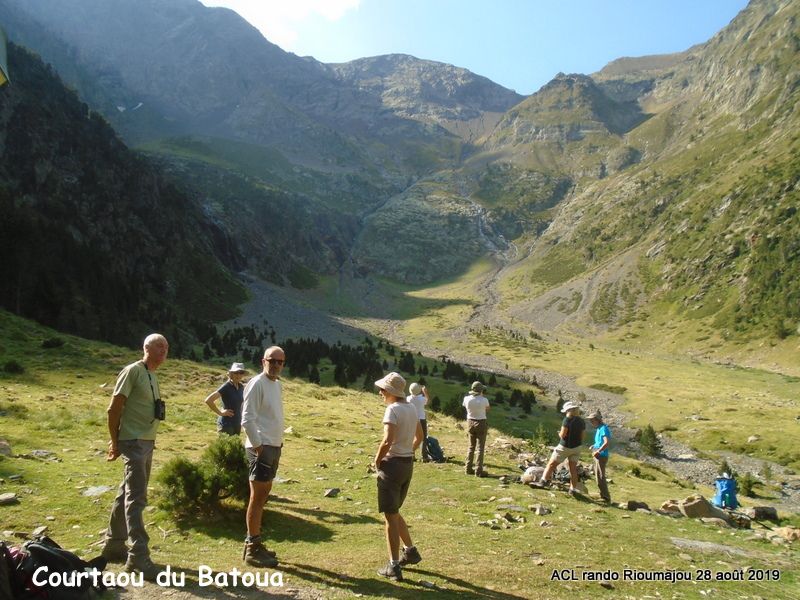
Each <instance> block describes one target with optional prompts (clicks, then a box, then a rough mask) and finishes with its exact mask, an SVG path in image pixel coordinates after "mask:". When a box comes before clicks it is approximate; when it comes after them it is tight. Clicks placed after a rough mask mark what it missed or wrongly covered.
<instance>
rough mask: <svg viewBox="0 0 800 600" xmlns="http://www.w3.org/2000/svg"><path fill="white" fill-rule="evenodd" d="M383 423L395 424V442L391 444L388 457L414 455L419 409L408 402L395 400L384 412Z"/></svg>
mask: <svg viewBox="0 0 800 600" xmlns="http://www.w3.org/2000/svg"><path fill="white" fill-rule="evenodd" d="M383 423H391V424H393V425H394V426H395V431H394V442H392V445H391V446H389V451H388V452H387V453H386V458H391V457H393V456H414V434H416V433H417V425H419V418H417V409H416V408H414V405H413V404H409V403H408V402H393V403H392V404H390V405H389V406H387V407H386V412H384V413H383Z"/></svg>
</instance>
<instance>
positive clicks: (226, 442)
mask: <svg viewBox="0 0 800 600" xmlns="http://www.w3.org/2000/svg"><path fill="white" fill-rule="evenodd" d="M200 464H201V465H202V470H203V475H204V476H205V479H206V486H207V488H208V495H209V496H210V498H211V499H212V500H221V499H222V498H229V497H233V498H238V499H240V500H246V499H247V498H248V496H249V494H250V485H249V483H248V481H249V474H250V470H249V467H248V464H247V456H246V455H245V450H244V446H243V445H242V440H241V439H239V436H234V435H221V436H220V437H219V439H217V440H214V442H213V443H212V444H211V445H210V446H209V447H208V448H206V451H205V452H204V453H203V456H202V458H201V459H200Z"/></svg>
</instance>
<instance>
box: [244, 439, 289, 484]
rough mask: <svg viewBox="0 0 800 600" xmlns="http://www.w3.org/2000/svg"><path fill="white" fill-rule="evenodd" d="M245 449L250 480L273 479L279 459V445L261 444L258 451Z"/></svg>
mask: <svg viewBox="0 0 800 600" xmlns="http://www.w3.org/2000/svg"><path fill="white" fill-rule="evenodd" d="M246 450H247V463H248V465H249V466H250V477H249V479H250V481H262V482H268V481H272V480H273V479H275V475H276V474H277V472H278V463H280V460H281V448H280V446H267V445H264V446H261V448H260V450H259V452H256V451H255V450H253V449H252V448H246Z"/></svg>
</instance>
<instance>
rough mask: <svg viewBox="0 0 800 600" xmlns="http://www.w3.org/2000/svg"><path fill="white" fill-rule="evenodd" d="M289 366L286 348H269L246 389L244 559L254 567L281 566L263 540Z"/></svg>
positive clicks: (243, 414) (279, 444) (276, 458)
mask: <svg viewBox="0 0 800 600" xmlns="http://www.w3.org/2000/svg"><path fill="white" fill-rule="evenodd" d="M285 363H286V354H285V353H284V351H283V349H282V348H280V347H278V346H271V347H269V348H267V349H266V350H265V351H264V358H262V359H261V364H262V365H263V368H264V370H263V371H262V372H261V373H259V374H258V375H256V376H255V377H253V378H252V379H251V380H250V381H249V382H248V384H247V386H246V387H245V388H244V402H243V404H242V427H243V428H244V431H245V434H246V439H245V449H246V452H247V461H248V463H249V465H250V477H249V479H250V500H249V502H248V503H247V516H246V522H247V538H246V539H245V542H244V554H243V556H242V558H243V559H244V562H245V563H246V564H248V565H251V566H254V567H266V568H272V567H277V566H278V559H277V558H276V556H275V552H273V551H272V550H267V548H266V547H265V546H264V543H263V542H262V541H261V518H262V516H263V514H264V505H265V504H266V503H267V499H268V498H269V493H270V491H271V490H272V481H273V479H275V475H276V473H277V472H278V464H279V463H280V459H281V448H282V446H283V390H282V387H281V381H280V374H281V371H283V365H284V364H285Z"/></svg>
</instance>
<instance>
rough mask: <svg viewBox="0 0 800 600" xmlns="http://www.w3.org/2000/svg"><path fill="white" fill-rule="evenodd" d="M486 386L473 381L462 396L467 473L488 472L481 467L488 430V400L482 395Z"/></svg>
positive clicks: (482, 473) (481, 474) (480, 474)
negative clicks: (465, 421)
mask: <svg viewBox="0 0 800 600" xmlns="http://www.w3.org/2000/svg"><path fill="white" fill-rule="evenodd" d="M485 390H486V386H485V385H483V384H482V383H481V382H480V381H475V382H474V383H473V384H472V386H471V387H470V390H469V392H468V393H467V395H466V396H464V401H463V402H462V405H463V406H464V408H466V409H467V433H468V434H469V450H468V451H467V462H466V464H465V465H464V472H465V473H466V474H467V475H477V476H478V477H486V476H487V475H488V473H487V472H486V471H484V469H483V455H484V451H485V449H486V435H487V433H488V432H489V422H488V421H487V420H486V413H487V411H488V410H489V400H488V399H487V398H486V396H484V395H483V392H484V391H485ZM476 445H477V446H478V460H477V462H476V463H475V469H473V468H472V461H473V458H474V456H475V446H476Z"/></svg>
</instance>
